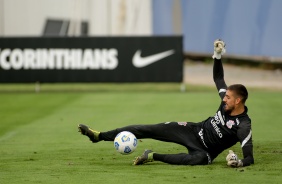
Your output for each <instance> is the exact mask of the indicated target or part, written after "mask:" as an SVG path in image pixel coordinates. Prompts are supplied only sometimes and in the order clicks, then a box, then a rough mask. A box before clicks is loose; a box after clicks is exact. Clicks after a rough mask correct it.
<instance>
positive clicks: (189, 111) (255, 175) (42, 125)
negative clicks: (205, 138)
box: [0, 84, 282, 184]
mask: <svg viewBox="0 0 282 184" xmlns="http://www.w3.org/2000/svg"><path fill="white" fill-rule="evenodd" d="M187 88H188V91H187V92H185V93H181V92H179V85H178V84H121V85H118V84H89V85H79V84H77V85H71V84H66V85H58V84H57V85H42V86H41V92H40V93H35V92H34V86H33V85H31V84H30V85H0V101H1V105H0V121H1V122H0V183H1V184H2V183H3V184H4V183H9V184H13V183H16V184H19V183H20V184H24V183H75V184H77V183H115V184H118V183H147V184H148V183H158V184H160V183H192V182H193V183H256V184H258V183H282V176H281V173H282V134H281V130H282V115H281V112H282V111H281V109H282V92H281V91H280V92H279V91H266V90H256V89H251V90H249V93H250V98H249V100H248V102H247V106H248V107H249V115H250V117H251V118H252V128H253V140H254V157H255V165H252V166H249V167H245V168H240V169H236V168H229V167H227V166H226V162H225V157H226V155H227V153H228V150H226V151H225V152H223V153H222V154H221V155H219V157H218V158H216V159H215V160H214V162H213V164H212V165H208V166H175V165H168V164H164V163H161V162H153V163H149V164H146V165H141V166H132V160H133V159H134V157H136V156H138V155H140V154H142V152H143V151H144V149H146V148H148V149H153V150H154V151H156V152H160V153H178V152H186V149H185V148H184V147H182V146H179V145H177V144H172V143H164V142H159V141H155V140H151V139H144V140H142V142H140V141H139V143H138V148H137V150H136V151H135V152H134V153H132V154H131V155H126V156H124V155H121V154H119V153H117V152H116V151H115V149H114V147H113V143H112V142H100V143H97V144H92V143H91V142H90V141H88V139H87V138H86V137H84V136H82V135H80V134H79V133H78V132H77V124H78V123H85V124H88V125H90V126H91V127H92V128H94V129H97V130H100V131H106V130H109V129H114V128H116V127H121V126H125V125H130V124H151V123H159V122H166V121H194V122H199V121H202V120H204V119H206V118H207V117H208V116H212V115H214V113H215V112H216V110H217V108H218V105H219V103H220V99H219V97H218V95H217V92H216V90H215V88H209V87H195V86H192V87H190V86H188V87H187ZM232 149H233V150H234V151H235V152H237V153H238V155H239V156H240V157H241V156H242V154H241V149H240V145H239V144H237V145H236V146H234V147H233V148H232Z"/></svg>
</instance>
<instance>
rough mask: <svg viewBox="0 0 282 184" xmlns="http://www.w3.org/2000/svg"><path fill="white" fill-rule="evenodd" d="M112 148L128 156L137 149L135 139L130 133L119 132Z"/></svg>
mask: <svg viewBox="0 0 282 184" xmlns="http://www.w3.org/2000/svg"><path fill="white" fill-rule="evenodd" d="M114 146H115V148H116V150H117V151H118V152H119V153H121V154H124V155H127V154H130V153H132V152H134V151H135V149H136V148H137V138H136V137H135V135H134V134H133V133H131V132H128V131H123V132H120V133H119V134H117V136H116V138H115V140H114Z"/></svg>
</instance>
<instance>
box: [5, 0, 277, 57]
mask: <svg viewBox="0 0 282 184" xmlns="http://www.w3.org/2000/svg"><path fill="white" fill-rule="evenodd" d="M281 7H282V1H281V0H247V1H246V0H208V1H207V0H0V36H4V37H13V36H41V35H42V33H43V29H44V25H45V22H46V19H48V18H55V19H68V20H70V26H69V30H68V36H80V35H81V34H80V30H81V24H80V22H81V21H86V22H87V23H88V34H87V35H88V36H116V35H127V36H131V35H182V34H183V35H184V52H196V53H210V52H211V51H212V47H210V43H211V42H213V41H214V39H216V38H222V39H224V40H225V41H226V42H227V44H228V53H229V54H234V55H242V56H268V57H274V58H281V57H282V44H281V43H282V36H281V35H280V34H281V33H282V18H281V17H282V11H281V10H280V9H281Z"/></svg>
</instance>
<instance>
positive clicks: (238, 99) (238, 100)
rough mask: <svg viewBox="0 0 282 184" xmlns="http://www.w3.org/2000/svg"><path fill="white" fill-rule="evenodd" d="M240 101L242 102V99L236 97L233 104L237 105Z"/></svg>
mask: <svg viewBox="0 0 282 184" xmlns="http://www.w3.org/2000/svg"><path fill="white" fill-rule="evenodd" d="M241 101H242V99H241V98H240V97H237V98H236V99H235V104H236V105H238V104H239V103H240V102H241Z"/></svg>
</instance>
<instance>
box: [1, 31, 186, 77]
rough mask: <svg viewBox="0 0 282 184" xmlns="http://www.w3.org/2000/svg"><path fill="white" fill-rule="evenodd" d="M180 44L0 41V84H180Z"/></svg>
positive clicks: (166, 40)
mask: <svg viewBox="0 0 282 184" xmlns="http://www.w3.org/2000/svg"><path fill="white" fill-rule="evenodd" d="M182 42H183V38H182V36H169V37H77V38H70V37H25V38H0V82H2V83H20V82H181V81H182V79H183V46H182Z"/></svg>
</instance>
